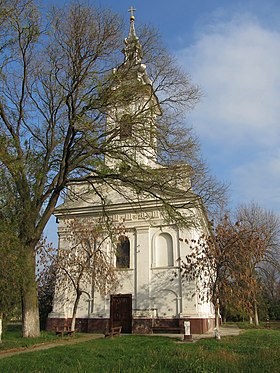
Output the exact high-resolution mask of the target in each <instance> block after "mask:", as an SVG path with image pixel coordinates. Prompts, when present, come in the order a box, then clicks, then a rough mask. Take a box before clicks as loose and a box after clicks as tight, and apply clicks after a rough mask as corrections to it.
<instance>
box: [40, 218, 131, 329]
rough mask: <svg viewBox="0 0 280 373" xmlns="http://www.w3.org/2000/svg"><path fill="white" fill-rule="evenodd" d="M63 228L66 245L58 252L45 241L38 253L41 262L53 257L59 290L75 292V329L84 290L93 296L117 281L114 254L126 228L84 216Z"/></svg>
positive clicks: (107, 289)
mask: <svg viewBox="0 0 280 373" xmlns="http://www.w3.org/2000/svg"><path fill="white" fill-rule="evenodd" d="M64 229H66V231H67V233H66V234H67V243H68V245H67V246H66V247H60V249H59V251H58V252H56V250H54V249H52V248H51V246H49V245H42V246H41V248H40V250H39V253H40V256H41V260H40V262H41V263H46V259H47V261H48V259H49V260H51V265H52V268H53V269H55V273H56V287H57V293H61V292H62V293H64V292H65V291H66V289H67V290H68V291H69V290H70V292H71V291H73V293H74V297H73V307H72V319H71V331H74V330H75V322H76V314H77V309H78V305H79V301H80V298H81V296H82V295H83V294H85V295H86V296H88V299H89V300H91V299H92V298H94V294H93V293H94V292H99V293H100V294H101V295H105V294H107V293H110V291H111V290H113V289H115V288H116V286H117V285H118V278H117V274H116V271H115V263H114V257H115V255H116V245H117V242H118V238H119V236H120V235H122V233H123V232H124V228H123V227H122V226H121V225H118V226H113V224H112V223H110V222H109V221H108V220H107V221H105V222H104V221H103V222H101V221H94V220H92V219H87V218H82V219H69V220H68V221H67V223H66V227H65V228H64ZM106 243H107V246H109V249H108V250H106ZM42 274H44V273H42ZM89 285H90V287H91V289H89ZM57 296H59V295H58V294H57ZM70 297H71V296H70Z"/></svg>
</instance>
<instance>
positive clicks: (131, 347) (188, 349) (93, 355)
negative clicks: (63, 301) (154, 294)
mask: <svg viewBox="0 0 280 373" xmlns="http://www.w3.org/2000/svg"><path fill="white" fill-rule="evenodd" d="M0 372H1V373H25V372H28V373H30V372H33V373H43V372H44V373H47V372H50V373H54V372H59V373H64V372H65V373H66V372H67V373H72V372H79V373H82V372H83V373H86V372H89V373H91V372H93V373H94V372H98V373H103V372H112V373H113V372H114V373H116V372H119V373H123V372H131V373H138V372H139V373H140V372H141V373H145V372H146V373H155V372H157V373H158V372H170V373H177V372H178V373H179V372H182V373H185V372H194V373H205V372H209V373H222V372H232V373H237V372H238V373H240V372H244V373H250V372H252V373H253V372H254V373H258V372H260V373H265V372H269V373H278V372H280V333H279V331H277V330H246V331H245V332H244V333H242V334H241V335H240V336H238V337H224V338H222V339H221V340H220V341H216V340H215V339H205V340H200V341H198V342H196V343H193V344H183V343H178V342H177V341H176V340H174V339H169V338H165V337H157V336H156V337H151V336H133V335H131V336H121V337H119V338H113V339H107V338H106V339H105V338H104V339H98V340H92V341H88V342H82V343H79V344H77V345H68V346H60V347H56V348H54V349H50V350H45V351H37V352H30V353H25V354H21V355H15V356H12V357H9V358H4V359H0Z"/></svg>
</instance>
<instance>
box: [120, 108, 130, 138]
mask: <svg viewBox="0 0 280 373" xmlns="http://www.w3.org/2000/svg"><path fill="white" fill-rule="evenodd" d="M119 124H120V139H121V140H126V139H128V138H130V137H132V118H131V115H129V114H124V115H123V116H122V117H121V119H120V121H119Z"/></svg>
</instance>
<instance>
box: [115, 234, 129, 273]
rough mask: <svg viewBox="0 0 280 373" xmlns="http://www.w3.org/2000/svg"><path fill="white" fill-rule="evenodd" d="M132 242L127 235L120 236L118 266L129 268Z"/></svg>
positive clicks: (117, 253)
mask: <svg viewBox="0 0 280 373" xmlns="http://www.w3.org/2000/svg"><path fill="white" fill-rule="evenodd" d="M129 262H130V242H129V238H128V237H126V236H120V237H119V242H118V245H117V252H116V267H117V268H129Z"/></svg>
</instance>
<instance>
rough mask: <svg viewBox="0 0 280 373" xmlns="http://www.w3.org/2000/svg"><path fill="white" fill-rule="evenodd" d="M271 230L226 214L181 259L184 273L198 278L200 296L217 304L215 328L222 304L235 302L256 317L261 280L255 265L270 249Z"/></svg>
mask: <svg viewBox="0 0 280 373" xmlns="http://www.w3.org/2000/svg"><path fill="white" fill-rule="evenodd" d="M268 240H269V233H268V232H267V230H266V229H265V227H264V226H263V225H258V226H256V225H248V224H246V223H245V222H244V221H242V222H236V223H234V224H232V223H231V221H230V219H229V218H228V217H225V218H224V219H223V220H222V221H221V222H220V224H218V225H217V227H216V228H215V229H214V231H213V234H212V235H211V236H210V237H201V238H200V239H199V240H198V241H195V240H193V241H192V242H191V243H190V249H191V252H190V254H189V255H187V257H186V259H183V260H182V264H181V268H182V274H183V276H184V277H185V278H186V279H187V280H188V281H196V283H197V287H198V289H199V296H200V298H201V299H202V300H204V298H207V299H208V300H210V301H211V302H212V303H213V305H214V307H215V318H216V328H218V327H219V317H220V305H222V306H223V308H225V307H226V306H227V305H229V304H234V307H235V308H236V309H243V310H244V309H245V310H246V311H247V312H248V313H249V314H250V315H253V314H254V315H255V323H256V324H258V318H257V310H256V307H257V294H258V292H259V291H260V282H259V281H258V278H257V274H256V266H257V264H258V263H261V262H262V260H263V259H264V258H265V256H266V253H267V242H268Z"/></svg>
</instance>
